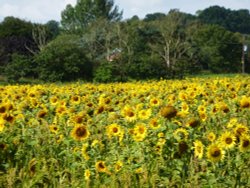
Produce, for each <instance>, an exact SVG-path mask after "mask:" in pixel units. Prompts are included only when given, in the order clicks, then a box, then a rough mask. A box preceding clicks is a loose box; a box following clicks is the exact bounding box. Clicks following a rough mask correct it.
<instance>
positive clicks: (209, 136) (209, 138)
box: [207, 132, 216, 142]
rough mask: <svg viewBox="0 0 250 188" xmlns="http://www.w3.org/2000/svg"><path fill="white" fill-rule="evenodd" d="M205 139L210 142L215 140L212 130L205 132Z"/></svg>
mask: <svg viewBox="0 0 250 188" xmlns="http://www.w3.org/2000/svg"><path fill="white" fill-rule="evenodd" d="M207 139H208V140H209V141H210V142H213V141H215V139H216V135H215V134H214V132H209V133H208V134H207Z"/></svg>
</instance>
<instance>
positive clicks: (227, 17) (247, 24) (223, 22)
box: [198, 6, 250, 34]
mask: <svg viewBox="0 0 250 188" xmlns="http://www.w3.org/2000/svg"><path fill="white" fill-rule="evenodd" d="M198 18H199V19H200V20H201V21H202V22H203V23H207V24H217V25H220V26H222V27H224V28H226V29H228V30H230V31H232V32H240V33H245V34H249V33H250V13H249V10H247V9H240V10H230V9H226V8H224V7H220V6H211V7H209V8H206V9H204V10H203V11H200V12H199V14H198Z"/></svg>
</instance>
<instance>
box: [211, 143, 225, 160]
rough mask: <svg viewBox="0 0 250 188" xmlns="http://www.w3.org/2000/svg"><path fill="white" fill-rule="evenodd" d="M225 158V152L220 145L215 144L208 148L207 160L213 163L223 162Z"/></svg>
mask: <svg viewBox="0 0 250 188" xmlns="http://www.w3.org/2000/svg"><path fill="white" fill-rule="evenodd" d="M224 156H225V151H224V150H223V149H222V148H221V147H220V146H219V144H217V143H214V144H211V145H210V146H208V148H207V158H208V160H209V161H211V162H218V161H220V160H223V159H224Z"/></svg>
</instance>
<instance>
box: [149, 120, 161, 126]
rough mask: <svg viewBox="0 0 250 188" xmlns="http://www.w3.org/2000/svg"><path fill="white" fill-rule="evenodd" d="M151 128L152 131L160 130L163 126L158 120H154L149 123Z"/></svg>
mask: <svg viewBox="0 0 250 188" xmlns="http://www.w3.org/2000/svg"><path fill="white" fill-rule="evenodd" d="M149 126H150V127H151V128H152V129H159V128H160V127H161V124H160V123H159V120H158V118H152V119H151V120H150V122H149Z"/></svg>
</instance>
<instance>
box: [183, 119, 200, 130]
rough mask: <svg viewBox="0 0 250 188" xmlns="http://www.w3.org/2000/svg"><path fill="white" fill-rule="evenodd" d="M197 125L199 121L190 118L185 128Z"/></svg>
mask: <svg viewBox="0 0 250 188" xmlns="http://www.w3.org/2000/svg"><path fill="white" fill-rule="evenodd" d="M199 124H200V121H199V119H197V118H194V117H192V118H190V119H189V120H188V121H187V124H186V126H187V127H192V128H195V127H197V126H199Z"/></svg>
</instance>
